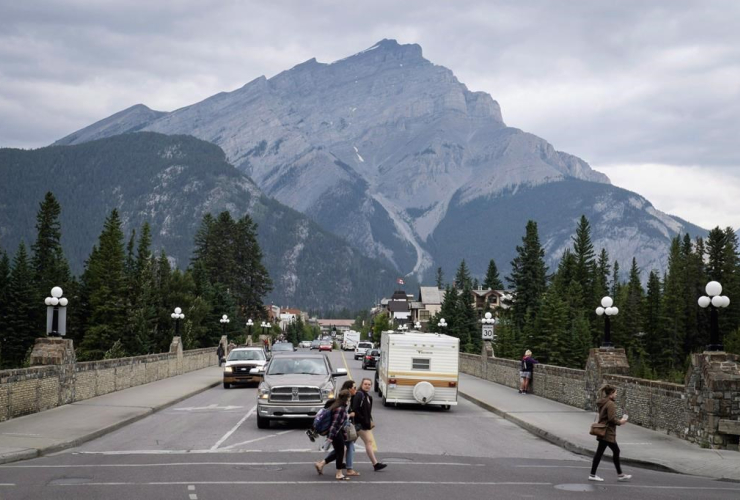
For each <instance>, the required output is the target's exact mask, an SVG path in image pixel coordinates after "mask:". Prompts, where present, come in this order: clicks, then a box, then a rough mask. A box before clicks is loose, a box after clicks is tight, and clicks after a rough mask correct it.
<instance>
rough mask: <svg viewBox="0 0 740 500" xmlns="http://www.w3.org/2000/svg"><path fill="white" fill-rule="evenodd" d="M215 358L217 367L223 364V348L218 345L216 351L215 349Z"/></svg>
mask: <svg viewBox="0 0 740 500" xmlns="http://www.w3.org/2000/svg"><path fill="white" fill-rule="evenodd" d="M216 356H218V366H221V365H222V364H223V362H224V346H223V345H222V344H221V343H219V344H218V349H216Z"/></svg>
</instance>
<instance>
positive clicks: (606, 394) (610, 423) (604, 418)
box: [588, 385, 632, 481]
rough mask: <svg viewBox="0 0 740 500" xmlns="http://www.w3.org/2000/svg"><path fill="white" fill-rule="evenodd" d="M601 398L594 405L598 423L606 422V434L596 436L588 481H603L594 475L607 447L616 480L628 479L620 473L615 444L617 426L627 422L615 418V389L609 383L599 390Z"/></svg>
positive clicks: (629, 476) (617, 448)
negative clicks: (596, 410)
mask: <svg viewBox="0 0 740 500" xmlns="http://www.w3.org/2000/svg"><path fill="white" fill-rule="evenodd" d="M599 395H600V396H601V398H600V399H599V400H598V401H597V402H596V406H597V407H598V409H599V423H600V424H606V434H605V435H604V437H603V438H602V437H597V438H596V439H597V441H598V442H599V445H598V447H597V448H596V454H595V455H594V460H593V462H592V463H591V474H590V475H589V476H588V480H589V481H603V479H602V478H600V477H599V476H597V475H596V469H598V468H599V462H601V457H602V456H603V455H604V451H605V450H606V448H607V447H609V449H610V450H612V457H613V460H614V467H616V469H617V480H618V481H629V480H630V479H632V476H631V475H629V474H624V473H622V467H621V465H620V463H619V445H617V426H618V425H624V424H626V423H627V419H626V418H622V419H618V418H617V405H616V404H614V399H615V398H616V397H617V389H616V388H615V387H613V386H611V385H605V386H604V387H602V388H601V390H600V391H599Z"/></svg>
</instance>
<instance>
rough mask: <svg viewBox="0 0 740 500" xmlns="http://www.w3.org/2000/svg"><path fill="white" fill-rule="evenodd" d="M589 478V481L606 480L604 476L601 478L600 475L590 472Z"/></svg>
mask: <svg viewBox="0 0 740 500" xmlns="http://www.w3.org/2000/svg"><path fill="white" fill-rule="evenodd" d="M588 480H589V481H598V482H600V483H602V482H604V480H603V479H602V478H600V477H599V476H597V475H596V474H589V476H588Z"/></svg>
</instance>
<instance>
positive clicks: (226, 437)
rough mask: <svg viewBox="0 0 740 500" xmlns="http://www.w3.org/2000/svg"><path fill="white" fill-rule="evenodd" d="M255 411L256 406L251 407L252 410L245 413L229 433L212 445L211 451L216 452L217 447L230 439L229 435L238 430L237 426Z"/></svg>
mask: <svg viewBox="0 0 740 500" xmlns="http://www.w3.org/2000/svg"><path fill="white" fill-rule="evenodd" d="M256 409H257V405H254V406H253V407H252V409H251V410H249V411H248V412H247V414H246V415H244V417H243V418H242V419H241V420H239V422H238V423H237V424H236V425H235V426H234V427H233V428H232V429H231V430H230V431H229V432H227V433H226V434H224V435H223V437H222V438H221V439H219V440H218V441H217V442H216V444H214V445H213V446H211V450H217V449H218V447H219V446H221V444H222V443H223V442H224V441H226V440H227V439H229V438H230V437H231V435H232V434H234V433H235V432H236V430H237V429H238V428H239V426H240V425H242V424H243V423H244V421H245V420H246V419H248V418H249V416H250V415H251V414H253V413H254V412H255V410H256Z"/></svg>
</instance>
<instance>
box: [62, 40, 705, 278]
mask: <svg viewBox="0 0 740 500" xmlns="http://www.w3.org/2000/svg"><path fill="white" fill-rule="evenodd" d="M147 109H148V108H147ZM118 115H121V116H119V117H118V118H116V117H117V116H118ZM118 115H113V116H112V117H110V118H107V119H105V120H103V121H102V122H98V124H93V125H91V126H90V127H87V128H86V129H83V130H82V131H80V132H77V133H75V134H72V135H70V136H68V137H65V138H64V139H62V140H60V141H59V144H76V143H79V142H84V141H85V140H88V139H86V138H87V137H97V136H101V135H110V134H112V133H122V132H124V131H126V130H149V131H155V132H161V133H164V134H188V135H194V136H196V137H198V138H201V139H204V140H206V141H209V142H212V143H214V144H217V145H219V146H220V147H221V148H222V149H223V150H224V152H225V153H226V155H227V158H228V159H229V161H230V162H232V163H233V164H234V165H236V166H237V168H239V169H240V170H242V171H243V172H245V173H246V174H248V175H249V176H250V177H251V178H252V179H253V180H254V181H255V183H256V184H257V185H258V186H259V187H260V189H262V190H263V191H264V192H265V193H266V194H268V195H269V196H273V197H275V198H276V199H277V200H279V201H280V202H282V203H284V204H286V205H288V206H290V207H292V208H294V209H296V210H299V211H301V212H303V213H305V214H307V215H309V216H310V217H311V218H313V219H314V220H315V221H317V222H318V223H319V224H320V225H321V226H323V227H324V228H326V229H328V230H330V231H332V232H334V233H335V234H339V235H341V236H342V237H344V238H346V239H347V240H349V241H350V243H352V244H353V245H355V246H356V247H357V248H359V249H360V250H361V251H363V252H364V253H365V254H367V255H369V256H373V257H382V258H384V259H386V260H387V261H388V262H389V263H391V264H392V265H393V266H394V267H395V268H396V269H398V270H399V271H400V272H402V273H404V274H405V273H408V274H415V275H417V276H418V277H419V278H423V277H425V276H426V277H427V278H431V273H432V271H433V269H434V268H435V267H436V266H437V265H440V263H444V264H443V267H445V271H447V272H451V271H452V269H450V268H449V265H448V264H447V262H451V261H453V260H456V261H457V262H459V260H460V259H462V258H463V257H465V258H468V262H469V263H470V264H471V269H472V271H473V272H474V273H476V274H479V275H482V274H483V273H484V272H485V265H486V264H487V262H488V260H489V259H490V258H495V259H496V260H497V261H499V262H500V264H499V265H500V268H501V269H502V270H504V271H506V270H507V267H508V262H509V260H510V259H509V258H508V257H509V255H510V254H511V253H512V252H513V250H514V248H515V246H516V244H518V243H519V236H517V238H515V239H513V240H507V241H506V242H505V243H506V245H508V247H509V248H510V252H507V253H506V254H493V253H491V252H488V254H487V255H486V257H485V258H484V259H483V260H480V261H479V260H476V259H474V258H472V257H469V255H468V252H460V253H457V252H456V251H455V252H453V250H452V248H453V247H456V246H457V242H454V241H453V242H449V241H446V240H440V239H439V238H437V237H435V233H437V232H439V230H440V226H443V225H444V224H445V221H446V220H447V219H448V218H449V217H450V212H451V210H452V209H454V212H455V214H456V215H455V217H454V218H455V220H456V221H457V222H458V223H462V224H463V225H464V226H467V224H466V220H467V219H466V215H467V216H469V217H475V212H473V211H472V210H473V208H472V207H476V210H477V209H479V207H480V206H481V205H483V206H485V205H486V204H487V203H489V202H491V201H492V200H496V199H504V198H505V199H508V200H509V201H510V202H514V201H515V199H514V198H511V197H509V196H510V195H511V194H512V193H517V192H518V190H520V189H522V188H527V189H529V188H536V187H538V186H543V185H553V184H557V183H560V182H563V181H566V180H578V181H585V182H587V183H591V184H599V185H604V186H607V190H608V189H616V188H613V187H612V186H611V185H610V184H609V180H608V178H607V177H606V176H605V175H603V174H601V173H599V172H596V171H594V170H592V169H591V168H590V167H589V165H588V164H587V163H586V162H584V161H583V160H581V159H579V158H577V157H575V156H572V155H570V154H566V153H562V152H559V151H556V150H555V149H554V148H553V147H552V146H551V145H550V144H549V143H547V142H546V141H545V140H543V139H541V138H539V137H536V136H534V135H532V134H528V133H526V132H523V131H521V130H519V129H516V128H511V127H507V126H506V125H505V123H504V121H503V119H502V116H501V109H500V107H499V105H498V103H497V102H496V101H495V100H493V99H492V98H491V96H490V95H488V94H486V93H483V92H471V91H470V90H468V89H467V87H466V86H465V85H464V84H462V83H460V82H459V81H458V80H457V78H456V77H455V76H454V75H453V73H452V72H451V71H450V70H449V69H447V68H444V67H442V66H437V65H434V64H433V63H431V62H429V61H428V60H426V59H424V58H423V57H422V51H421V47H419V46H418V45H399V44H398V43H397V42H396V41H394V40H382V41H381V42H379V43H377V44H376V45H374V46H372V47H370V48H369V49H367V50H365V51H363V52H360V53H358V54H355V55H353V56H351V57H348V58H346V59H342V60H339V61H336V62H334V63H331V64H324V63H319V62H317V61H316V60H315V59H311V60H309V61H306V62H304V63H302V64H299V65H298V66H296V67H294V68H292V69H290V70H288V71H284V72H282V73H280V74H278V75H276V76H274V77H273V78H270V79H269V80H268V79H266V78H264V77H260V78H257V79H256V80H254V81H252V82H250V83H248V84H247V85H245V86H244V87H242V88H240V89H237V90H235V91H233V92H229V93H220V94H217V95H215V96H213V97H210V98H208V99H206V100H204V101H202V102H199V103H196V104H194V105H192V106H188V107H185V108H182V109H179V110H176V111H173V112H171V113H166V114H158V112H150V113H148V114H147V113H145V112H143V110H141V109H140V108H138V107H134V108H130V109H129V110H126V111H123V112H121V113H119V114H118ZM117 130H118V131H117ZM565 196H566V199H571V198H573V197H579V196H580V195H579V193H566V194H565ZM507 197H508V198H507ZM635 200H637V201H636V203H638V204H640V205H642V207H643V208H642V209H641V210H642V212H641V217H643V218H644V219H645V220H646V221H648V220H649V221H650V222H648V224H650V225H653V226H655V227H656V229H657V231H658V232H660V233H665V235H664V236H660V237H659V238H658V239H657V240H654V241H653V240H652V239H651V243H650V244H651V245H653V246H656V247H659V248H660V251H661V252H662V253H663V254H664V255H665V254H667V248H668V241H669V238H670V237H671V236H673V235H675V234H677V232H678V231H684V232H685V231H694V230H697V231H699V232H701V230H700V229H699V228H695V227H693V226H689V225H687V224H684V223H683V222H682V221H678V220H677V219H674V218H671V217H669V216H666V215H664V214H660V213H658V212H657V211H655V210H654V209H653V208H652V207H651V206H650V204H649V203H648V202H647V201H646V200H644V199H643V198H641V197H639V196H637V195H635ZM592 201H593V202H594V203H598V202H597V201H596V200H592ZM560 205H561V204H559V203H557V202H556V203H555V204H554V205H553V206H552V207H550V210H551V211H554V212H557V213H558V214H559V217H557V220H558V221H559V222H558V223H556V225H554V226H545V225H543V224H540V231H541V237H542V239H543V240H544V241H547V240H549V239H550V234H551V233H552V234H560V233H563V232H567V233H568V234H569V235H570V234H572V233H573V232H574V231H575V224H574V223H573V221H574V220H577V218H578V217H579V216H580V215H581V213H584V212H580V213H575V212H573V213H571V212H567V211H565V210H562V209H561V207H560ZM466 207H468V208H467V209H466ZM591 208H592V210H585V212H591V211H598V207H591ZM528 211H529V207H528V206H518V207H517V213H524V214H526V213H528ZM587 215H588V214H587ZM530 218H532V217H530ZM614 222H615V223H617V224H618V223H619V222H618V221H614ZM517 224H518V223H517ZM484 229H485V226H483V227H481V226H472V225H470V226H469V227H467V234H468V236H469V238H466V240H467V241H470V240H471V239H474V240H476V241H481V243H484V244H485V241H483V240H485V237H481V236H477V235H473V234H472V233H473V232H477V231H482V230H484ZM523 229H524V224H521V225H518V226H517V227H516V233H517V234H518V235H520V234H522V233H523ZM506 233H514V231H513V230H508V231H506ZM638 240H639V238H638V239H636V240H634V241H635V242H636V243H637V241H638ZM492 242H493V237H491V238H489V241H488V243H492ZM607 243H608V244H607V245H606V248H607V249H608V250H609V251H610V254H611V255H612V257H616V258H618V259H620V260H631V258H632V256H633V255H637V256H638V263H639V264H640V265H641V266H642V267H644V268H653V267H655V268H661V263H660V262H658V261H657V260H655V258H654V257H653V256H650V257H645V258H642V257H641V256H640V247H637V246H630V247H629V248H622V247H619V246H617V245H616V243H617V242H614V241H607ZM558 249H559V248H553V249H552V250H558ZM549 257H551V258H553V259H555V258H557V257H558V255H556V254H554V253H552V254H550V255H549ZM448 275H449V274H448Z"/></svg>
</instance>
